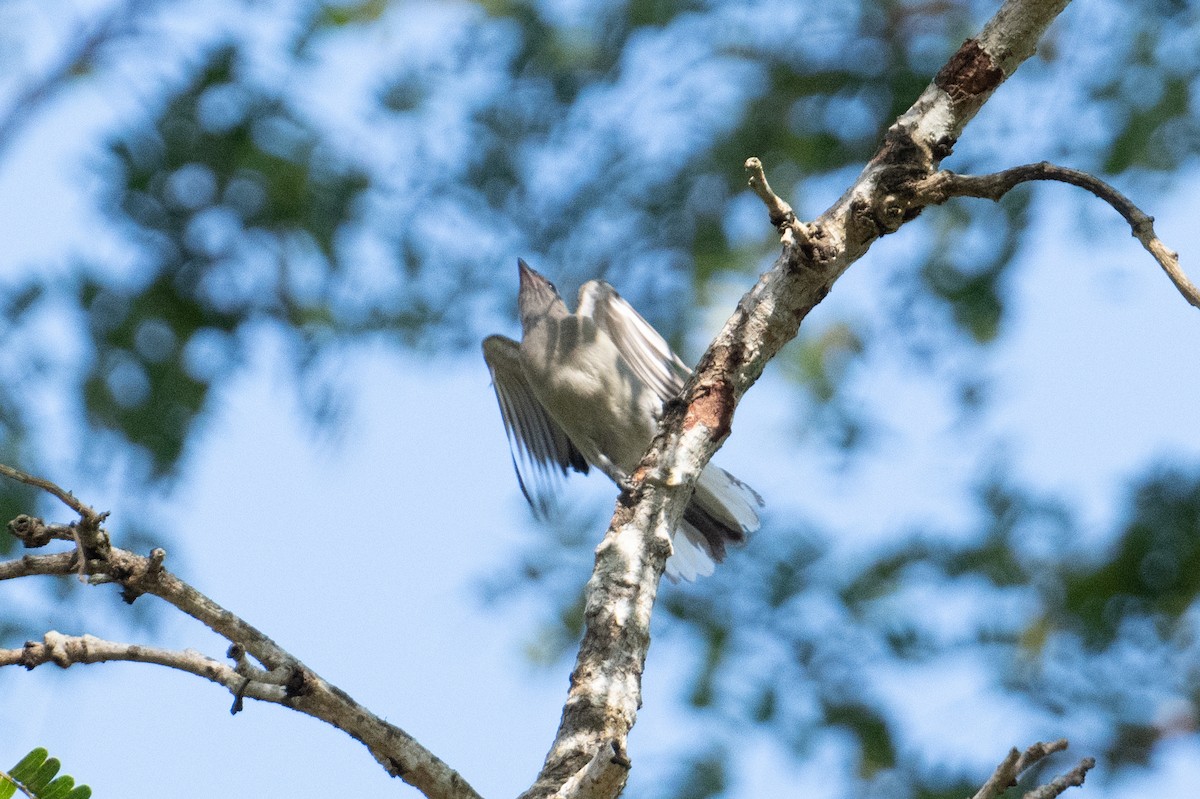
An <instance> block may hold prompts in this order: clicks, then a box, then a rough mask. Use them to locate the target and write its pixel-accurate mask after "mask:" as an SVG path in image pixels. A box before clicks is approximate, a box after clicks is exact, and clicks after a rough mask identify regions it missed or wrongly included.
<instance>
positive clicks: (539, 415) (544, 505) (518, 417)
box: [483, 336, 588, 518]
mask: <svg viewBox="0 0 1200 799" xmlns="http://www.w3.org/2000/svg"><path fill="white" fill-rule="evenodd" d="M483 359H484V360H485V361H487V365H488V369H489V370H490V371H491V373H492V387H493V388H494V389H495V390H496V399H497V400H498V401H499V403H500V416H501V417H502V418H503V419H504V431H505V432H506V433H507V434H508V446H509V449H510V450H511V452H512V461H513V468H514V469H516V472H517V483H519V484H520V486H521V493H522V494H524V495H525V499H527V500H528V501H529V504H530V505H531V506H532V507H533V510H534V513H535V514H537V515H538V516H539V517H540V518H544V517H546V516H547V515H549V513H550V511H551V509H552V508H553V506H554V494H555V490H556V489H557V487H558V483H559V482H560V481H561V479H562V476H563V475H565V474H566V473H567V470H568V469H574V470H575V471H577V472H583V473H585V474H586V473H587V470H588V464H587V461H586V460H584V458H583V455H582V454H581V453H580V452H579V450H578V449H576V448H575V445H574V444H572V443H571V439H570V438H568V437H567V434H566V433H564V432H563V430H562V428H561V427H559V426H558V425H557V424H555V423H554V420H553V419H551V418H550V415H549V414H548V413H546V409H545V408H543V407H542V404H541V403H540V402H538V400H537V397H536V396H534V394H533V389H532V388H530V386H529V381H528V380H526V378H525V372H524V371H523V370H522V369H521V345H520V344H518V343H517V342H515V341H513V340H512V339H510V338H505V337H504V336H488V337H487V338H485V339H484V340H483Z"/></svg>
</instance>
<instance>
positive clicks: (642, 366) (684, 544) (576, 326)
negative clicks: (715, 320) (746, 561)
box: [483, 260, 762, 580]
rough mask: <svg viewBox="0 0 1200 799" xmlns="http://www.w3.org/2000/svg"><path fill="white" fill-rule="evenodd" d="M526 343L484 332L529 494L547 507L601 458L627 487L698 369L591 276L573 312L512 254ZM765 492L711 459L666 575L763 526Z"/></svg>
mask: <svg viewBox="0 0 1200 799" xmlns="http://www.w3.org/2000/svg"><path fill="white" fill-rule="evenodd" d="M517 266H518V269H519V270H520V276H521V288H520V294H519V295H518V300H517V307H518V311H519V313H520V316H521V329H522V339H521V341H520V343H518V342H516V341H513V340H512V339H510V338H505V337H504V336H488V337H487V338H486V339H484V341H483V357H484V360H486V361H487V364H488V368H489V369H490V370H491V373H492V385H493V387H494V388H495V390H496V398H497V399H498V400H499V402H500V414H501V416H503V417H504V427H505V430H506V431H507V433H508V441H509V446H510V448H511V449H512V456H513V466H514V467H516V471H517V482H518V483H519V484H520V486H521V491H522V493H524V494H525V498H526V499H527V500H529V504H530V505H532V506H533V509H534V511H535V513H538V514H539V515H540V516H545V515H546V514H547V512H548V510H549V508H550V507H551V499H552V496H553V492H554V489H555V488H557V482H558V480H559V479H561V477H562V475H565V474H567V472H568V470H570V469H574V470H576V471H579V472H585V473H586V472H587V471H588V467H589V466H594V467H596V468H597V469H599V470H600V471H602V472H604V473H605V474H606V475H608V476H609V477H611V478H612V479H613V480H614V481H616V482H617V483H618V484H621V483H622V482H623V481H624V480H625V479H626V478H627V477H628V476H629V475H630V474H631V473H632V472H633V470H634V469H636V468H637V465H638V463H639V462H640V461H641V459H642V456H643V455H645V454H646V450H647V449H649V447H650V441H651V440H652V439H653V438H654V434H655V433H656V432H657V430H658V423H659V420H660V418H661V417H662V410H663V406H664V404H665V403H666V402H667V401H668V400H670V399H673V398H674V397H675V396H677V395H678V394H679V392H680V390H682V388H683V385H684V383H685V382H686V381H687V379H688V377H689V376H690V375H691V370H690V369H688V367H687V366H685V365H684V363H683V362H682V361H681V360H679V358H678V357H676V356H675V354H674V353H673V352H671V348H670V346H668V344H667V342H666V341H664V340H663V337H662V336H660V335H659V334H658V331H656V330H655V329H654V328H653V327H651V326H650V324H649V323H648V322H647V321H646V320H645V319H643V318H642V317H641V316H640V315H639V314H638V312H637V311H635V310H634V309H633V306H631V305H630V304H629V303H628V302H626V301H625V300H623V299H621V296H620V295H619V294H617V292H616V291H615V290H614V289H613V287H612V286H610V285H608V284H607V283H605V282H603V281H601V280H591V281H588V282H587V283H584V284H583V286H582V287H581V288H580V289H579V302H578V307H577V308H576V310H575V313H571V312H570V311H568V310H567V306H566V303H564V302H563V299H562V297H560V296H559V294H558V290H557V289H555V288H554V284H552V283H551V282H550V281H549V280H547V279H546V278H544V277H542V276H541V275H539V274H538V273H537V272H535V271H534V270H532V269H530V268H529V265H528V264H526V263H525V262H524V261H522V260H518V261H517ZM761 506H762V498H761V497H759V496H758V494H757V493H755V491H754V490H753V489H752V488H750V487H749V486H747V485H746V484H745V483H743V482H741V481H740V480H738V479H737V478H736V477H734V476H733V475H731V474H730V473H729V472H727V471H725V470H724V469H721V468H718V467H716V466H712V465H709V466H708V467H707V468H706V469H705V470H704V472H703V473H702V474H701V475H700V480H699V482H698V483H697V484H696V492H695V494H694V495H693V496H692V499H691V502H690V503H689V504H688V506H687V509H686V510H685V511H684V514H683V523H682V530H681V531H680V532H682V533H683V535H675V536H674V537H673V544H674V554H672V555H671V557H670V559H669V560H668V561H667V576H668V577H670V578H671V579H676V580H677V579H684V580H693V579H695V578H696V577H697V576H701V575H709V574H712V572H713V565H714V563H715V562H719V561H721V560H722V559H723V558H724V557H725V547H726V545H727V544H730V543H733V544H740V543H743V542H744V541H745V540H746V536H747V534H749V533H751V532H753V531H754V530H757V529H758V526H759V519H758V511H757V508H759V507H761Z"/></svg>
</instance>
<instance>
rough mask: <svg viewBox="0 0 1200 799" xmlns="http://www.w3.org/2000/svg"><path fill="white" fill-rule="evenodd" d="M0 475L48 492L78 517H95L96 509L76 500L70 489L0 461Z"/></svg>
mask: <svg viewBox="0 0 1200 799" xmlns="http://www.w3.org/2000/svg"><path fill="white" fill-rule="evenodd" d="M0 475H3V476H4V477H7V478H9V479H10V480H16V481H17V482H19V483H24V484H25V485H27V486H33V487H34V488H37V489H40V490H42V491H45V492H46V493H47V494H50V495H51V496H53V497H55V498H56V499H58V501H60V502H62V504H64V505H66V506H67V507H68V508H70V509H71V510H73V511H75V512H76V513H78V514H79V516H80V518H84V519H86V518H95V517H96V516H97V515H98V514H97V513H96V511H94V510H92V509H91V508H89V507H88V506H87V505H84V504H83V503H82V502H80V501H79V500H77V499H76V498H75V495H74V494H72V493H71V492H70V491H65V490H63V489H62V488H59V486H58V485H57V484H55V483H52V482H50V481H49V480H44V479H42V478H41V477H34V476H33V475H31V474H25V472H23V471H21V470H20V469H14V468H13V467H11V466H5V465H4V464H3V463H0Z"/></svg>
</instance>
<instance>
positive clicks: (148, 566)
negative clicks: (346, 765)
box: [0, 464, 479, 799]
mask: <svg viewBox="0 0 1200 799" xmlns="http://www.w3.org/2000/svg"><path fill="white" fill-rule="evenodd" d="M0 475H3V476H5V477H10V478H12V479H14V480H19V481H20V482H22V483H25V484H27V485H32V486H35V487H37V488H39V489H41V490H43V491H46V492H47V493H49V494H51V495H53V496H55V497H57V498H58V499H60V500H62V501H63V502H64V503H65V504H66V505H67V506H68V507H70V508H71V509H72V510H74V511H75V512H77V513H79V514H80V516H81V520H80V523H79V524H77V525H75V526H74V527H71V528H66V527H64V526H63V525H45V524H44V523H43V522H42V521H41V520H40V519H35V518H33V517H29V516H22V517H18V519H17V520H14V522H13V524H10V528H12V527H17V526H20V525H17V521H20V520H24V526H25V527H27V528H29V529H32V530H34V532H35V534H36V531H37V528H38V526H39V525H40V526H41V527H42V528H44V529H45V530H49V531H51V533H55V532H57V533H59V534H58V535H53V534H47V535H45V536H43V537H44V538H45V540H44V541H42V543H43V544H44V543H46V542H48V541H49V540H50V539H51V538H53V537H60V538H61V537H73V538H75V540H77V541H78V540H79V539H80V538H81V537H82V536H65V535H62V534H61V530H63V529H68V530H79V529H82V528H83V527H85V526H87V525H92V524H94V526H95V528H94V530H93V531H92V533H91V537H92V538H95V539H100V538H102V539H103V541H104V542H106V544H107V541H108V535H107V533H105V532H104V531H103V529H102V528H101V527H100V523H101V522H102V521H103V519H104V517H105V516H106V515H107V514H98V513H96V512H95V511H93V510H92V509H91V508H89V507H88V506H86V505H84V504H83V503H81V502H79V501H78V500H77V499H75V498H74V497H73V496H72V495H71V494H70V493H68V492H66V491H64V490H63V489H62V488H60V487H59V486H57V485H55V484H54V483H52V482H50V481H48V480H43V479H41V478H36V477H31V476H29V475H27V474H25V473H24V472H21V471H19V470H17V469H13V468H12V467H9V466H4V465H2V464H0ZM23 529H24V528H23ZM35 537H37V536H36V535H35ZM30 540H31V539H30V538H26V539H25V541H26V545H29V543H30ZM165 559H166V552H165V551H164V550H162V549H155V550H153V551H152V552H151V553H150V555H149V556H148V557H144V556H141V555H137V554H135V553H133V552H130V551H128V550H124V549H121V548H119V547H115V546H112V545H111V544H107V547H106V549H104V551H97V550H95V549H88V548H87V547H86V546H77V548H76V549H75V550H74V551H72V552H65V553H58V554H53V555H26V556H25V557H23V558H19V559H16V560H10V561H5V562H0V580H7V579H13V578H18V577H26V576H31V575H39V574H41V575H69V574H72V573H74V572H75V571H79V572H80V573H82V574H85V575H87V576H88V581H89V582H91V583H106V582H114V583H119V584H120V585H121V586H122V588H123V591H124V593H123V596H124V598H125V599H126V601H128V602H132V601H134V600H135V599H137V598H138V597H139V596H141V595H143V594H150V595H152V596H156V597H159V598H160V599H163V600H165V601H166V602H168V603H170V604H171V605H173V606H175V607H176V608H178V609H179V610H181V611H183V612H184V613H186V614H187V615H189V616H191V617H192V618H194V619H197V620H198V621H200V622H202V623H203V624H204V625H205V626H207V627H208V628H209V629H210V630H212V631H213V632H215V633H217V634H218V635H220V636H222V637H223V638H225V639H226V640H228V641H229V642H230V644H231V646H230V648H229V656H230V657H232V658H233V660H234V665H233V666H232V667H231V666H227V665H225V664H223V663H220V662H218V661H216V660H214V659H212V658H209V657H206V656H204V655H201V654H199V653H196V652H190V651H188V652H177V651H172V650H166V649H158V648H155V647H146V646H141V645H137V644H122V643H116V642H112V641H104V640H101V639H99V638H94V637H92V636H89V635H85V636H82V637H74V636H65V635H62V634H61V633H57V632H49V633H47V634H46V635H45V637H44V638H43V640H42V642H41V643H36V642H29V643H27V644H26V645H25V647H24V648H23V649H19V650H0V666H8V665H21V666H25V667H26V668H29V669H31V668H34V667H36V666H39V665H41V664H43V663H47V662H50V663H55V664H56V665H58V666H60V667H62V668H67V667H68V666H70V665H72V664H74V663H101V662H107V661H114V660H131V661H137V662H142V663H155V664H158V665H161V666H167V667H169V668H174V669H178V670H180V671H185V672H188V673H191V674H195V675H197V676H200V677H203V678H205V679H207V680H212V681H213V682H216V683H218V684H220V685H224V686H225V687H226V688H228V689H229V690H230V691H231V692H233V694H234V697H235V702H234V708H233V709H234V712H237V711H238V710H241V708H242V699H243V698H245V697H249V698H251V699H259V700H262V701H267V702H275V703H277V704H281V705H285V706H287V707H290V708H292V709H293V710H297V711H299V712H301V713H304V714H306V715H309V716H312V717H314V718H318V719H321V720H322V721H325V722H327V723H329V724H331V725H333V726H334V727H337V728H338V729H340V730H342V731H343V732H345V733H346V734H347V735H350V736H351V737H352V738H354V739H356V740H358V741H360V742H361V743H363V744H364V745H365V746H366V747H367V749H368V750H369V751H370V752H371V754H372V755H373V756H374V757H375V759H376V760H377V761H378V762H379V763H380V765H382V766H383V767H384V768H385V769H386V770H387V772H388V773H389V774H391V775H392V776H394V777H399V778H400V779H402V780H404V781H405V782H407V783H408V784H409V785H412V786H413V787H415V788H417V789H418V790H419V791H421V792H422V793H424V794H425V795H426V796H428V797H430V799H479V795H478V794H477V793H476V792H475V790H474V789H473V788H471V786H470V785H468V784H467V782H466V781H465V780H464V779H463V778H462V777H461V776H459V774H458V773H457V772H456V771H454V769H452V768H450V767H449V766H448V765H446V764H445V763H443V762H442V761H441V760H440V759H438V758H437V757H436V756H435V755H434V754H433V753H432V752H430V751H429V750H428V749H426V748H425V747H423V746H421V744H420V743H418V742H417V741H416V740H415V739H414V738H413V737H412V736H410V735H409V734H408V733H406V732H405V731H404V730H402V729H400V728H399V727H397V726H395V725H393V724H389V723H388V722H386V721H384V720H383V719H381V718H379V717H378V716H376V715H375V714H374V713H372V712H370V711H369V710H367V709H366V708H365V707H363V706H362V705H360V704H358V703H357V702H355V701H354V700H353V699H352V698H350V696H349V695H348V694H347V693H346V692H345V691H342V690H341V689H339V688H337V687H336V686H334V685H331V684H330V683H328V682H326V681H325V680H324V679H322V678H321V677H320V676H319V675H317V674H316V672H314V671H313V670H312V669H310V668H308V667H307V666H305V665H304V664H303V663H301V662H300V660H299V659H297V658H296V657H294V656H293V655H292V654H291V653H289V652H287V651H286V650H284V649H283V648H282V647H280V646H279V645H278V644H276V643H275V642H274V641H272V640H271V639H270V638H269V637H267V636H266V635H265V634H264V633H262V632H261V631H259V630H258V629H256V628H255V627H254V626H253V625H251V624H249V623H247V622H246V621H244V620H243V619H241V618H239V617H238V616H236V615H235V614H233V613H231V612H230V611H228V610H226V609H225V608H223V607H221V606H220V605H218V604H217V603H216V602H214V601H213V600H211V599H209V598H208V597H207V596H205V595H204V594H202V593H200V592H199V591H197V590H196V589H195V588H193V587H192V586H190V585H188V584H187V583H186V582H184V581H183V580H180V579H179V578H178V577H176V576H175V575H173V574H171V572H170V571H168V570H167V569H166V568H164V567H163V562H164V560H165ZM247 653H249V654H250V655H251V656H252V657H254V658H255V659H256V660H257V661H258V662H259V663H261V664H262V666H263V668H259V667H257V666H254V665H253V664H251V663H249V662H248V661H247V660H246V658H245V655H246V654H247Z"/></svg>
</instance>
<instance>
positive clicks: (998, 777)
mask: <svg viewBox="0 0 1200 799" xmlns="http://www.w3.org/2000/svg"><path fill="white" fill-rule="evenodd" d="M1066 748H1067V740H1066V739H1065V738H1060V739H1059V740H1057V741H1051V742H1050V743H1042V742H1041V741H1038V742H1037V743H1035V744H1034V745H1033V746H1031V747H1029V748H1028V749H1026V750H1025V751H1024V752H1018V751H1017V750H1016V749H1015V748H1014V749H1012V750H1010V751H1009V753H1008V755H1007V756H1006V757H1005V758H1004V760H1003V761H1001V763H1000V765H998V766H996V770H995V771H994V772H992V776H991V777H989V778H988V781H987V782H985V783H984V784H983V787H982V788H980V789H979V790H978V791H977V792H976V793H975V796H974V797H973V799H996V798H997V797H998V796H1000V795H1001V794H1003V793H1004V792H1005V791H1006V790H1008V789H1009V788H1011V787H1012V786H1014V785H1016V784H1017V778H1018V777H1020V776H1021V775H1022V774H1024V773H1025V771H1026V770H1028V769H1029V768H1031V767H1032V766H1034V765H1036V764H1038V763H1040V762H1041V761H1042V760H1044V759H1046V758H1047V757H1049V756H1050V755H1052V754H1054V753H1055V752H1061V751H1063V750H1064V749H1066Z"/></svg>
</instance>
